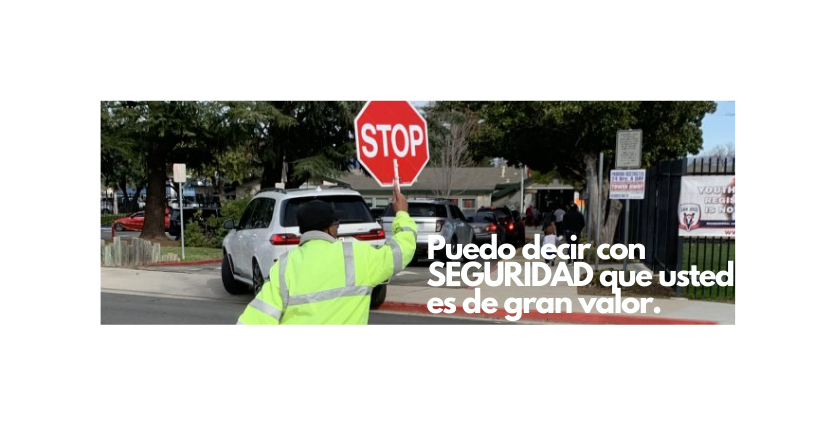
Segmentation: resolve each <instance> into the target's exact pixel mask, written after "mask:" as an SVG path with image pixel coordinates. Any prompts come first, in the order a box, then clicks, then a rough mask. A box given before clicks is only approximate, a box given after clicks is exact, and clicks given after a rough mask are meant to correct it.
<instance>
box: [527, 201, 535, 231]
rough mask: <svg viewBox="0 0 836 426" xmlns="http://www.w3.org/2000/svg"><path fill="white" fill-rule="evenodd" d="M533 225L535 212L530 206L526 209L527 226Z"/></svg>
mask: <svg viewBox="0 0 836 426" xmlns="http://www.w3.org/2000/svg"><path fill="white" fill-rule="evenodd" d="M533 223H534V210H533V209H532V208H531V205H529V206H528V207H527V208H526V209H525V225H526V226H532V224H533Z"/></svg>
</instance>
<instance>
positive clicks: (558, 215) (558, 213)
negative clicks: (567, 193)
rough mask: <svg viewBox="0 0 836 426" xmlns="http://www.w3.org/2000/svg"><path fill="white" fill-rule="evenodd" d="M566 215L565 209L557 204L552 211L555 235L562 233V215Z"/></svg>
mask: <svg viewBox="0 0 836 426" xmlns="http://www.w3.org/2000/svg"><path fill="white" fill-rule="evenodd" d="M564 215H566V211H565V210H563V209H562V208H561V207H560V206H559V205H558V206H557V209H556V210H555V211H554V224H555V226H556V228H555V229H556V231H557V235H563V231H564V230H565V229H564V228H563V216H564Z"/></svg>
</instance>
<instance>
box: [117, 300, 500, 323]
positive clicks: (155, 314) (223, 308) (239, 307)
mask: <svg viewBox="0 0 836 426" xmlns="http://www.w3.org/2000/svg"><path fill="white" fill-rule="evenodd" d="M246 304H247V303H246V302H242V301H241V300H230V301H218V300H195V299H184V298H172V297H166V296H145V295H142V296H141V295H132V294H120V293H108V292H102V324H155V325H157V324H235V322H236V320H237V319H238V316H239V315H241V312H242V311H243V310H244V306H246ZM369 324H379V325H387V324H388V325H406V324H425V325H429V324H457V325H468V324H472V325H478V324H483V325H484V324H507V322H506V321H489V320H470V319H461V318H451V317H444V316H431V315H405V314H399V313H392V312H378V311H372V312H371V313H370V315H369Z"/></svg>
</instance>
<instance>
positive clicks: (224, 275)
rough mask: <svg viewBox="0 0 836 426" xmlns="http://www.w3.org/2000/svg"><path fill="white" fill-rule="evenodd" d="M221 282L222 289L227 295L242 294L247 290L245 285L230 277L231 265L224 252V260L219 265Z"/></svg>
mask: <svg viewBox="0 0 836 426" xmlns="http://www.w3.org/2000/svg"><path fill="white" fill-rule="evenodd" d="M221 281H223V284H224V289H225V290H226V291H227V293H229V294H244V293H246V292H247V291H248V290H249V287H248V286H247V285H246V284H243V283H239V282H238V281H235V277H234V276H232V263H231V262H230V261H229V256H228V255H227V254H226V252H224V260H223V263H221Z"/></svg>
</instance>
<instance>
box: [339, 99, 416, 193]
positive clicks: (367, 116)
mask: <svg viewBox="0 0 836 426" xmlns="http://www.w3.org/2000/svg"><path fill="white" fill-rule="evenodd" d="M354 134H355V139H356V140H357V159H358V160H360V164H362V165H363V166H364V167H365V168H366V170H368V171H369V173H371V175H372V176H373V177H374V178H375V180H377V183H378V184H380V185H381V186H393V185H394V180H395V167H396V166H395V165H396V164H397V167H398V172H399V177H400V185H401V186H411V185H412V184H413V183H415V180H416V179H417V178H418V175H419V174H420V173H421V170H423V169H424V166H426V165H427V162H428V161H429V160H430V148H429V141H428V138H427V122H426V121H425V120H424V117H421V114H419V113H418V111H417V110H416V109H415V107H413V106H412V104H410V103H409V102H406V101H370V102H368V103H366V106H364V107H363V109H362V110H361V111H360V114H358V115H357V118H356V119H355V120H354Z"/></svg>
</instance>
